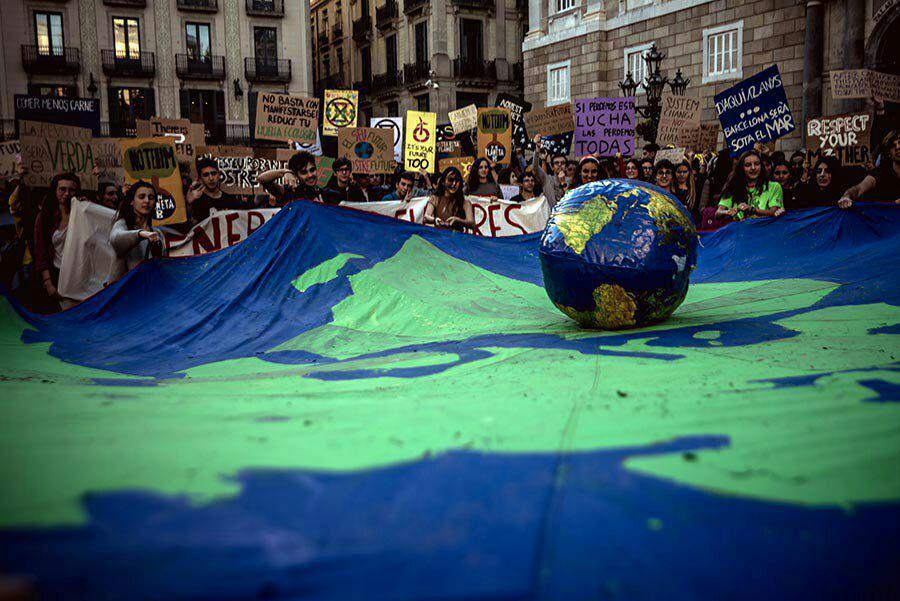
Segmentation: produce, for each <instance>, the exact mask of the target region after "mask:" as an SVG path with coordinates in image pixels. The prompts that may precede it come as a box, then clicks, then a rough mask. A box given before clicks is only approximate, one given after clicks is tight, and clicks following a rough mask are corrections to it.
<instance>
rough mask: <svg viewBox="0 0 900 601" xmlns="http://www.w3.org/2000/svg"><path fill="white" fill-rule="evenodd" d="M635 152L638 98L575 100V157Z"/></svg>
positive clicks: (629, 154)
mask: <svg viewBox="0 0 900 601" xmlns="http://www.w3.org/2000/svg"><path fill="white" fill-rule="evenodd" d="M616 153H620V154H621V155H622V156H632V155H633V154H634V98H633V97H627V98H579V99H577V100H575V156H579V157H580V156H586V155H589V154H597V155H599V156H601V157H612V156H616Z"/></svg>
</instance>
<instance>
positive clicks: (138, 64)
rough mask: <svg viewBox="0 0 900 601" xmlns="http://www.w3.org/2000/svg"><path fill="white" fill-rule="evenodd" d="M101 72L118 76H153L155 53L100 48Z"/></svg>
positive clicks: (154, 71)
mask: <svg viewBox="0 0 900 601" xmlns="http://www.w3.org/2000/svg"><path fill="white" fill-rule="evenodd" d="M100 54H101V57H102V59H103V73H105V74H106V75H111V76H119V77H153V75H154V74H155V73H156V55H155V54H154V53H152V52H137V53H131V52H129V53H121V52H118V51H116V50H101V52H100Z"/></svg>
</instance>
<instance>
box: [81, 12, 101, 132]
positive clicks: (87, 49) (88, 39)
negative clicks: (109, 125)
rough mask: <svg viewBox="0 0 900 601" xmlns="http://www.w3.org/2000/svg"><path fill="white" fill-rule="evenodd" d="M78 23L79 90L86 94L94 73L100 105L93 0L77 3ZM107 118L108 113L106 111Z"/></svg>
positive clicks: (98, 52)
mask: <svg viewBox="0 0 900 601" xmlns="http://www.w3.org/2000/svg"><path fill="white" fill-rule="evenodd" d="M78 25H79V29H80V30H81V31H80V33H81V91H82V92H83V93H84V95H85V96H88V93H87V88H88V86H89V85H90V82H91V74H93V75H94V85H95V86H97V90H98V92H97V94H98V96H99V98H100V99H101V100H100V105H101V106H102V105H103V100H102V99H103V94H101V93H100V92H101V91H102V90H101V86H100V75H101V73H102V72H101V70H100V41H99V40H98V39H97V8H96V6H95V5H94V0H81V2H79V3H78ZM101 112H102V111H101ZM106 115H107V118H109V113H108V112H107V113H106Z"/></svg>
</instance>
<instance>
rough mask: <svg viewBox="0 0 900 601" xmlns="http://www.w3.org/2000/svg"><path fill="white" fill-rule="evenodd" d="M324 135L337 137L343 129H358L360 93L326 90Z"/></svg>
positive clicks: (323, 122)
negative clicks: (338, 132) (338, 131)
mask: <svg viewBox="0 0 900 601" xmlns="http://www.w3.org/2000/svg"><path fill="white" fill-rule="evenodd" d="M323 113H324V114H323V117H324V119H323V120H322V135H324V136H336V135H337V130H338V129H340V128H342V127H356V118H357V116H358V114H359V92H357V91H356V90H325V110H324V111H323Z"/></svg>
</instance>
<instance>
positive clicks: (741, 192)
mask: <svg viewBox="0 0 900 601" xmlns="http://www.w3.org/2000/svg"><path fill="white" fill-rule="evenodd" d="M779 209H781V211H779ZM783 212H784V199H783V197H782V191H781V186H780V185H779V184H778V183H777V182H773V181H772V180H770V179H769V174H768V173H766V171H765V168H764V167H763V161H762V156H760V154H759V153H758V152H757V151H755V150H748V151H747V152H745V153H744V154H742V155H741V157H740V158H739V159H738V160H737V161H736V162H735V164H734V170H733V171H732V172H731V175H730V176H728V180H727V181H726V182H725V187H724V188H723V189H722V198H721V199H720V200H719V207H718V209H717V210H716V217H718V218H719V219H728V218H730V219H732V220H734V221H742V220H743V219H746V218H748V217H777V216H778V215H780V214H781V213H783Z"/></svg>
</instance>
